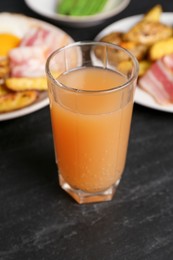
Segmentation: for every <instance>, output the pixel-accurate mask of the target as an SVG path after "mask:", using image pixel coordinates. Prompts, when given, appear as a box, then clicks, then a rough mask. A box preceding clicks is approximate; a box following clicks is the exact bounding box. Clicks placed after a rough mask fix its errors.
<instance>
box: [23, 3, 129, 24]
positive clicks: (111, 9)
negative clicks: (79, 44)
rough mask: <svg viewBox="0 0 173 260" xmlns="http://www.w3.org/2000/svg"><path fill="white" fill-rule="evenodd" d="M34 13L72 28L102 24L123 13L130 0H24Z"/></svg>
mask: <svg viewBox="0 0 173 260" xmlns="http://www.w3.org/2000/svg"><path fill="white" fill-rule="evenodd" d="M25 2H26V4H27V5H28V6H29V7H30V8H31V9H32V10H34V11H35V12H36V13H38V14H40V15H42V16H45V17H47V18H49V19H53V20H54V21H58V22H60V23H62V24H65V25H68V26H73V27H86V26H92V25H96V24H100V23H102V22H103V21H104V20H106V19H108V18H111V17H112V16H114V15H116V14H118V13H120V12H121V11H123V10H124V9H125V8H126V7H127V6H128V4H129V2H130V0H92V1H88V0H77V1H76V0H74V1H73V0H49V1H47V0H37V1H36V0H25Z"/></svg>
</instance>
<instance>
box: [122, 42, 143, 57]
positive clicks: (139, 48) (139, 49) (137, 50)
mask: <svg viewBox="0 0 173 260" xmlns="http://www.w3.org/2000/svg"><path fill="white" fill-rule="evenodd" d="M120 46H121V47H123V48H125V49H127V50H129V51H130V52H131V53H133V55H134V56H135V57H136V58H137V59H138V60H142V59H143V58H144V56H145V55H146V53H147V50H148V47H147V46H146V45H144V44H140V43H137V42H132V41H131V42H121V43H120Z"/></svg>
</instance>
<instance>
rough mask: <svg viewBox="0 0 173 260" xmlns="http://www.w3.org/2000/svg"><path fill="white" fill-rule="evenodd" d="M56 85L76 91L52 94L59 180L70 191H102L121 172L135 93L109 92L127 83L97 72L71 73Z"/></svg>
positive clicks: (53, 126)
mask: <svg viewBox="0 0 173 260" xmlns="http://www.w3.org/2000/svg"><path fill="white" fill-rule="evenodd" d="M58 81H59V82H61V83H62V84H64V85H65V86H67V87H68V86H69V88H74V89H76V91H69V90H68V91H67V90H66V89H65V88H63V86H62V88H59V89H56V90H54V93H53V94H52V93H51V92H50V109H51V117H52V128H53V136H54V145H55V151H56V160H57V163H58V168H59V174H60V178H63V181H64V182H67V183H68V184H69V185H70V186H71V187H72V188H74V189H79V190H82V191H85V192H88V193H95V192H100V191H104V190H106V189H108V188H109V187H110V186H112V185H115V183H116V182H117V183H118V182H119V180H120V177H121V174H122V172H123V169H124V165H125V159H126V150H127V144H128V137H129V128H130V122H131V114H132V108H133V91H131V90H130V89H129V88H127V87H124V88H122V89H121V90H118V91H115V90H113V88H115V87H116V86H117V87H118V86H122V84H123V83H125V82H126V81H127V79H125V78H124V77H123V76H121V75H120V74H118V73H116V72H112V71H110V70H106V69H101V68H90V67H89V68H81V69H78V70H73V71H71V72H68V73H66V74H63V75H61V76H60V77H59V78H58ZM108 89H109V90H110V91H106V92H105V93H104V90H108ZM111 89H112V90H111ZM83 90H85V93H83ZM56 91H57V93H56ZM87 91H88V93H87ZM92 91H93V93H91V92H92ZM53 95H54V96H56V98H53Z"/></svg>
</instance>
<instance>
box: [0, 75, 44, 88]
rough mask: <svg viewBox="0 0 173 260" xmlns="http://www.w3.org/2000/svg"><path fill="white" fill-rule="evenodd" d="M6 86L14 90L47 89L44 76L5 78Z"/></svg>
mask: <svg viewBox="0 0 173 260" xmlns="http://www.w3.org/2000/svg"><path fill="white" fill-rule="evenodd" d="M5 84H6V86H7V88H9V89H11V90H14V91H24V90H39V91H44V90H47V81H46V78H44V77H42V78H7V79H6V80H5Z"/></svg>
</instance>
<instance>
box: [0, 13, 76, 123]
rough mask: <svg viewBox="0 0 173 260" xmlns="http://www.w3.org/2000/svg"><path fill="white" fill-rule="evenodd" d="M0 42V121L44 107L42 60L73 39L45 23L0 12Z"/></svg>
mask: <svg viewBox="0 0 173 260" xmlns="http://www.w3.org/2000/svg"><path fill="white" fill-rule="evenodd" d="M0 41H1V45H0V121H1V120H6V119H12V118H15V117H19V116H22V115H26V114H28V113H31V112H34V111H36V110H38V109H40V108H42V107H44V106H46V105H48V103H49V101H48V96H47V84H46V75H45V63H46V59H47V57H48V56H49V54H50V53H52V52H53V51H54V50H55V49H57V48H59V47H62V46H64V45H66V44H68V43H70V42H73V40H72V38H71V37H70V36H69V35H67V34H66V33H65V32H63V31H62V30H61V29H59V28H56V27H55V26H53V25H50V24H48V23H46V22H43V21H40V20H37V19H34V18H30V17H26V16H23V15H17V14H10V13H1V14H0ZM52 42H54V45H53V46H52Z"/></svg>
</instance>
